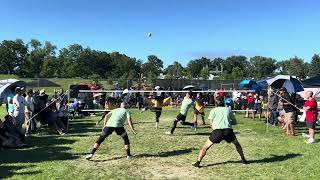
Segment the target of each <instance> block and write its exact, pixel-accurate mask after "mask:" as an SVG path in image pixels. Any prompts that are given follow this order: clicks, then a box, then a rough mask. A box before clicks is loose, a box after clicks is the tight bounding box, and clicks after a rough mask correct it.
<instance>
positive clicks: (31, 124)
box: [25, 89, 37, 136]
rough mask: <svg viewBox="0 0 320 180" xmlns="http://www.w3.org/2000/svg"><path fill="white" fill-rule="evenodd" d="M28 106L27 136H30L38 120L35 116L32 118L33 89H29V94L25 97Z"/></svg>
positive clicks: (26, 109) (26, 108)
mask: <svg viewBox="0 0 320 180" xmlns="http://www.w3.org/2000/svg"><path fill="white" fill-rule="evenodd" d="M25 100H26V106H25V120H26V121H27V130H26V136H30V135H31V132H32V131H35V130H36V125H37V124H36V121H35V119H34V118H32V119H31V117H32V116H33V112H34V104H33V103H34V101H33V90H32V89H29V90H28V92H27V96H26V97H25Z"/></svg>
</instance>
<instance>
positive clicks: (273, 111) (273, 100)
mask: <svg viewBox="0 0 320 180" xmlns="http://www.w3.org/2000/svg"><path fill="white" fill-rule="evenodd" d="M268 95H269V102H268V109H269V111H270V115H269V123H270V124H271V125H272V126H276V125H278V119H277V117H278V112H277V108H278V103H279V99H278V96H277V95H275V94H274V92H273V90H269V91H268Z"/></svg>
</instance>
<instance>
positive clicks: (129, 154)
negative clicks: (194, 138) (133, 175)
mask: <svg viewBox="0 0 320 180" xmlns="http://www.w3.org/2000/svg"><path fill="white" fill-rule="evenodd" d="M126 151H127V156H131V153H130V148H129V149H126Z"/></svg>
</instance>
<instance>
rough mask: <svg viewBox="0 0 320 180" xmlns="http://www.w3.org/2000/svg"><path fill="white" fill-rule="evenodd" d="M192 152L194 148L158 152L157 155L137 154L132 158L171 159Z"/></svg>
mask: <svg viewBox="0 0 320 180" xmlns="http://www.w3.org/2000/svg"><path fill="white" fill-rule="evenodd" d="M192 150H194V148H188V149H180V150H173V151H167V152H160V153H157V154H138V155H135V156H134V157H172V156H180V155H184V154H188V153H191V152H192Z"/></svg>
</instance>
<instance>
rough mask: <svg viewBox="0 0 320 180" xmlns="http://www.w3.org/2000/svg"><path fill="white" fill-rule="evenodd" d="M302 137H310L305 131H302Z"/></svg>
mask: <svg viewBox="0 0 320 180" xmlns="http://www.w3.org/2000/svg"><path fill="white" fill-rule="evenodd" d="M302 137H304V138H310V135H309V134H306V133H302Z"/></svg>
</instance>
